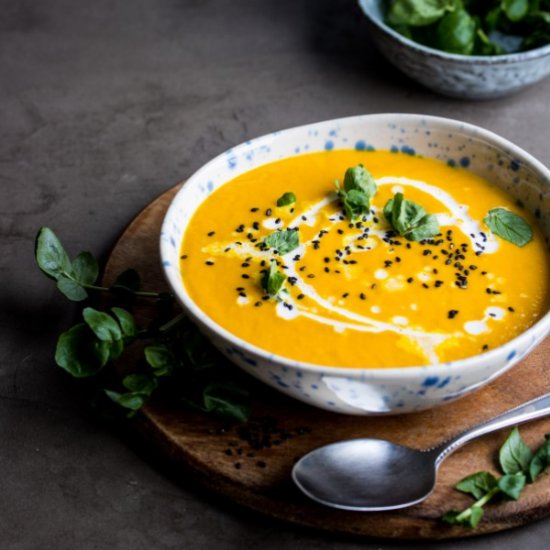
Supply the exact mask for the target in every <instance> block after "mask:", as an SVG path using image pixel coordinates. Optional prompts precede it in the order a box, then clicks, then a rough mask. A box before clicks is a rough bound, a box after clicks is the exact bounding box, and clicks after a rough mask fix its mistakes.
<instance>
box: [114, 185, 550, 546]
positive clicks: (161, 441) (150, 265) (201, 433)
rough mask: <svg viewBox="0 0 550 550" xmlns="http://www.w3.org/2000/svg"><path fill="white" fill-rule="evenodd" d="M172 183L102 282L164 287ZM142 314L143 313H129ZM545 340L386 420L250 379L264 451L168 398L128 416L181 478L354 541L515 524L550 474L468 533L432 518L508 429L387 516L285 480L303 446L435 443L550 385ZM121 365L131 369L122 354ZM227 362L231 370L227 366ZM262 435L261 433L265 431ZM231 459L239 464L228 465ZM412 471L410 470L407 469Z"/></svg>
mask: <svg viewBox="0 0 550 550" xmlns="http://www.w3.org/2000/svg"><path fill="white" fill-rule="evenodd" d="M176 189H177V188H173V189H171V190H169V191H167V192H166V193H165V194H164V195H162V196H161V197H159V198H158V199H156V200H155V201H154V202H152V203H151V204H150V205H149V206H148V207H146V208H145V209H144V210H143V211H142V212H141V213H140V214H139V215H138V216H137V217H136V219H135V220H134V221H133V222H132V223H131V224H130V225H129V227H128V228H127V229H126V231H125V232H124V233H123V235H122V236H121V238H120V239H119V241H118V242H117V244H116V245H115V247H114V249H113V250H112V253H111V255H110V258H109V260H108V262H107V265H106V268H105V273H104V280H105V281H106V282H107V283H109V282H112V281H113V280H114V278H115V277H116V275H117V274H119V273H120V272H122V271H123V270H124V269H126V268H128V267H133V268H135V269H137V270H138V271H139V272H140V273H141V275H142V279H143V281H144V288H145V289H147V288H151V289H158V288H163V287H165V286H166V283H165V281H164V277H163V275H162V270H161V267H160V260H159V257H158V240H159V234H160V225H161V222H162V218H163V215H164V212H165V211H166V208H167V206H168V204H169V202H170V200H171V198H172V197H173V195H174V194H175V192H176ZM138 313H139V314H141V315H143V316H145V317H146V316H147V315H148V312H147V311H146V310H143V311H140V312H138ZM549 352H550V339H547V340H546V341H545V342H543V343H542V345H540V346H539V347H538V348H537V349H536V350H535V351H534V352H533V353H532V354H531V355H529V356H528V357H527V358H526V359H525V360H524V361H522V362H521V364H519V365H517V366H515V367H514V368H513V369H512V370H511V371H509V372H508V373H506V374H505V375H503V376H502V377H500V378H499V379H498V380H496V381H495V382H493V383H491V384H490V385H489V386H487V387H485V388H483V389H481V390H480V391H478V392H476V393H474V394H473V395H471V396H467V397H464V398H462V399H460V400H458V401H456V402H454V403H450V404H448V405H445V406H443V407H439V408H436V409H432V410H429V411H424V412H420V413H414V414H409V415H396V416H391V417H357V416H345V415H338V414H334V413H330V412H327V411H322V410H319V409H315V408H312V407H309V406H307V405H304V404H302V403H299V402H298V401H295V400H292V399H290V398H287V397H285V396H283V395H282V394H280V393H278V392H275V391H274V390H272V389H270V388H267V387H265V386H263V385H260V384H259V383H256V382H254V383H253V384H254V385H253V388H254V400H253V418H252V424H251V425H252V427H253V428H254V427H256V429H257V430H259V431H260V432H262V433H264V432H265V431H266V428H265V425H264V424H265V421H264V420H262V419H265V418H271V419H273V420H272V421H271V422H272V424H273V426H274V428H273V430H274V432H273V433H270V434H268V435H269V438H270V440H271V447H270V448H261V449H254V448H253V447H252V446H251V445H250V438H248V440H247V438H246V437H243V434H242V433H240V430H242V426H239V425H228V424H226V423H225V422H223V421H221V420H219V419H215V418H209V417H206V416H204V415H201V414H199V413H193V412H190V411H188V410H185V409H183V408H182V407H181V406H178V405H177V404H175V403H170V402H163V401H160V400H158V399H157V400H153V401H152V402H151V403H149V404H148V405H147V406H146V407H145V408H144V410H143V411H142V412H141V413H140V414H139V415H138V416H137V417H136V419H135V423H134V426H135V428H136V429H138V430H139V432H140V434H141V436H142V437H143V438H144V440H145V441H146V442H147V443H148V444H150V445H152V446H154V447H155V448H157V449H159V450H160V452H161V453H162V454H163V455H164V456H165V457H167V458H168V459H169V460H170V461H172V462H173V463H175V464H176V465H181V466H182V467H184V468H185V469H186V471H188V472H189V475H190V476H193V478H194V479H196V480H198V481H199V482H200V483H202V484H203V485H204V486H206V487H208V488H209V489H211V490H212V491H214V492H215V493H217V494H219V495H221V496H223V497H225V498H228V499H230V500H231V501H233V502H235V503H238V504H239V505H241V506H244V507H247V508H249V509H253V510H255V511H258V512H260V513H263V514H266V515H268V516H271V517H274V518H278V519H281V520H284V521H288V522H291V523H294V524H299V525H302V526H309V527H313V528H316V529H321V530H327V531H330V532H333V533H341V534H345V535H353V536H360V537H388V538H398V539H445V538H451V537H468V536H473V535H478V534H482V533H490V532H495V531H500V530H503V529H508V528H511V527H515V526H519V525H524V524H526V523H528V522H531V521H534V520H536V519H539V518H542V517H545V516H547V515H550V475H548V474H543V475H542V476H541V478H539V480H537V482H536V483H535V484H532V485H529V486H528V487H527V488H526V489H525V491H524V493H523V495H522V496H521V498H520V500H519V501H517V502H502V503H500V504H498V505H491V506H488V507H487V509H486V514H485V517H484V519H483V521H482V522H481V523H480V525H479V526H478V527H477V528H476V529H475V530H471V529H464V528H462V527H451V526H447V525H445V524H443V523H442V522H441V521H440V519H439V518H440V517H441V515H442V514H443V513H445V512H446V511H447V510H449V509H451V508H456V509H461V508H464V507H466V506H469V505H470V504H471V502H472V500H471V499H470V498H469V497H468V496H466V495H463V494H461V493H459V492H457V491H456V490H454V489H453V485H454V484H455V483H456V482H457V481H458V480H459V479H461V478H462V477H464V476H465V475H468V474H470V473H473V472H475V471H478V470H489V471H492V472H493V473H497V472H498V465H497V453H498V449H499V447H500V445H501V444H502V442H503V441H504V438H505V437H506V435H507V433H508V430H505V431H502V432H498V433H495V434H491V435H488V436H485V437H483V438H482V439H480V440H477V441H474V442H472V443H470V444H469V445H466V446H465V447H463V448H462V449H460V450H458V451H457V452H455V453H454V454H453V455H451V456H450V457H449V458H448V459H447V460H446V461H445V462H444V463H443V465H442V466H441V468H440V470H439V474H438V483H437V487H436V490H435V491H434V493H433V494H432V495H431V496H430V497H429V498H428V499H427V500H425V501H424V502H423V503H421V504H418V505H416V506H413V507H410V508H407V509H404V510H400V511H395V512H391V513H382V512H377V513H357V512H347V511H339V510H333V509H329V508H325V507H323V506H321V505H318V504H316V503H313V502H311V501H309V500H308V499H306V497H304V496H303V495H302V494H301V493H300V492H299V491H298V490H297V489H296V488H295V487H294V486H293V484H292V482H291V479H290V471H291V468H292V466H293V464H294V462H295V461H296V460H297V459H298V458H299V457H300V456H302V455H303V454H305V453H307V452H309V451H311V450H312V449H314V448H316V447H318V446H320V445H324V444H327V443H330V442H333V441H336V440H341V439H347V438H354V437H368V436H371V437H380V438H385V439H389V440H393V441H396V442H399V443H401V444H404V445H409V446H411V447H415V448H419V449H422V448H428V447H432V446H435V445H437V444H439V443H441V442H443V441H444V440H446V439H448V438H449V437H451V436H452V435H454V434H456V433H458V432H459V431H462V430H464V429H466V428H468V427H469V426H471V425H474V424H476V423H478V422H480V421H482V420H484V419H488V418H490V417H492V416H495V415H497V414H499V413H501V412H503V411H505V410H507V409H509V408H512V407H515V406H516V405H519V404H520V403H521V402H523V401H526V400H528V399H532V398H534V397H536V396H538V395H540V394H542V393H544V392H547V391H548V390H549V387H550V374H549V370H548V368H547V364H546V363H547V362H546V359H547V357H548V355H549ZM125 361H126V363H125V364H124V363H123V364H122V365H120V369H121V371H123V370H127V369H131V368H132V364H131V361H132V359H131V357H128V358H126V359H125ZM227 368H234V367H233V366H231V365H230V364H228V365H227ZM267 431H269V429H267ZM549 432H550V420H549V419H542V420H537V421H534V422H531V423H529V424H526V425H524V426H522V428H521V433H522V435H523V437H524V439H525V440H526V441H527V443H529V444H530V445H531V446H532V447H535V446H538V445H540V444H541V443H542V442H543V440H544V434H545V433H549ZM237 464H238V466H237ZM411 474H412V475H414V474H413V473H411Z"/></svg>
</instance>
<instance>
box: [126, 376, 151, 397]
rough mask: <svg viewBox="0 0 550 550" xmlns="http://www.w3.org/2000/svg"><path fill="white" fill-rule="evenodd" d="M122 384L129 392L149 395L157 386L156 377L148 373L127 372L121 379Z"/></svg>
mask: <svg viewBox="0 0 550 550" xmlns="http://www.w3.org/2000/svg"><path fill="white" fill-rule="evenodd" d="M122 385H123V386H124V387H125V388H126V389H127V390H129V391H131V392H138V393H142V394H145V395H151V393H153V391H154V390H156V389H157V387H158V382H157V380H156V378H153V377H152V376H150V375H148V374H137V373H135V374H129V375H128V376H125V377H124V378H123V379H122Z"/></svg>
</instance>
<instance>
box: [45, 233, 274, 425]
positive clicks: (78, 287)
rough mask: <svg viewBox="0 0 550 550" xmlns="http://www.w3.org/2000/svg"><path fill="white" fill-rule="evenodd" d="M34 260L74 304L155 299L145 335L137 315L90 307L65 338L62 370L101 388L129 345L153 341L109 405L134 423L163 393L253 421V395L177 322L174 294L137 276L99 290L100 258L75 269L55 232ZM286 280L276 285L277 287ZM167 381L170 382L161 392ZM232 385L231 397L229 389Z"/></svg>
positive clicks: (81, 260) (60, 348) (108, 396)
mask: <svg viewBox="0 0 550 550" xmlns="http://www.w3.org/2000/svg"><path fill="white" fill-rule="evenodd" d="M35 259H36V262H37V264H38V266H39V268H40V269H41V271H42V272H43V273H45V274H46V275H47V276H48V277H49V278H51V279H54V280H55V281H56V282H57V287H58V288H59V290H61V292H63V294H64V295H65V296H66V297H67V298H69V299H70V300H73V301H82V300H85V299H86V298H88V297H89V293H91V292H94V293H97V292H103V293H109V294H110V295H111V299H114V300H119V301H122V302H123V303H124V305H125V306H126V305H127V304H128V303H129V304H132V303H133V302H134V301H135V300H136V298H139V297H144V298H153V299H154V300H156V305H157V310H158V315H157V316H156V317H154V318H153V320H152V321H151V322H150V324H149V326H147V327H146V328H140V327H138V325H137V323H136V320H135V319H134V316H133V315H132V313H131V312H130V311H128V310H127V309H123V308H122V307H119V306H114V307H112V308H111V309H110V310H109V311H101V310H98V309H94V308H92V307H86V308H84V309H83V310H82V317H83V321H84V322H80V323H78V324H76V325H75V326H73V327H71V328H69V329H68V330H67V331H65V332H63V333H62V334H61V335H60V336H59V338H58V340H57V345H56V350H55V362H56V364H57V365H58V366H59V367H60V368H62V369H64V370H65V371H67V372H68V373H69V374H70V375H72V376H73V377H75V378H92V377H93V380H95V384H96V385H100V387H101V384H102V376H101V374H102V372H103V371H104V369H106V368H107V367H108V365H109V364H110V363H111V362H113V361H115V360H116V359H118V358H119V357H120V356H121V355H122V354H123V353H124V352H125V351H126V348H127V347H128V346H130V345H131V344H132V343H134V342H135V341H136V340H142V341H143V340H149V341H152V342H151V343H150V344H149V345H146V346H145V347H144V361H142V362H141V363H139V362H136V367H137V369H139V372H133V373H129V374H127V375H126V376H125V377H124V378H123V379H122V380H121V385H122V388H123V389H122V391H115V390H111V389H105V388H103V387H101V392H100V396H103V400H104V401H105V403H104V404H108V403H113V402H114V403H116V404H117V405H119V406H120V407H122V408H124V409H126V410H127V411H129V412H128V414H127V416H133V415H134V414H135V413H136V412H137V411H138V410H139V409H140V408H141V407H142V406H143V405H144V404H145V403H146V402H147V400H148V399H149V398H150V397H151V395H152V394H153V393H154V392H156V391H157V389H160V388H161V386H162V387H163V388H164V391H165V392H173V393H174V392H177V394H176V395H175V397H176V398H177V400H178V401H179V402H180V403H182V404H186V405H189V406H192V407H194V408H195V409H198V410H201V411H204V412H208V413H214V414H217V415H223V416H228V417H231V418H233V419H236V420H239V421H242V420H245V419H246V416H247V415H248V413H249V406H248V392H247V390H246V389H245V388H243V387H241V386H237V385H236V384H231V381H230V380H228V375H227V368H226V365H225V364H224V363H223V362H222V361H220V357H219V355H218V354H217V352H216V351H214V349H213V348H212V346H211V345H209V344H208V342H207V341H206V339H205V338H204V337H203V336H202V335H201V334H200V333H199V331H198V329H197V328H196V327H195V326H194V325H193V324H192V323H191V322H190V321H189V320H188V319H186V318H185V317H184V315H183V313H179V314H177V315H175V316H173V313H172V308H173V304H174V299H173V297H172V296H171V295H170V294H168V293H166V292H146V291H141V290H140V277H139V275H138V273H137V272H136V271H135V270H133V269H128V270H126V271H124V272H123V273H122V274H120V275H119V276H118V277H117V278H116V280H115V282H114V284H113V285H112V286H111V287H104V286H97V285H96V280H97V278H98V273H99V268H98V263H97V260H96V259H95V257H94V256H93V255H92V254H91V253H89V252H81V253H80V254H79V255H78V256H77V257H76V258H75V260H73V261H72V262H71V260H70V258H69V255H68V254H67V252H66V251H65V249H64V248H63V245H62V244H61V241H60V240H59V239H58V238H57V236H56V235H55V233H54V232H53V231H52V230H51V229H49V228H48V227H43V228H41V229H40V231H39V232H38V235H37V238H36V244H35ZM281 275H282V274H279V277H275V278H274V279H275V282H276V281H277V280H278V279H279V278H280V276H281ZM282 277H284V275H282ZM281 284H282V283H281ZM273 285H274V283H273V282H272V286H273ZM273 289H274V287H273ZM218 365H220V366H219V367H218ZM222 367H223V368H222ZM103 378H104V377H103ZM165 379H170V380H171V383H170V384H168V383H165V384H164V385H162V384H161V382H162V381H163V380H165ZM228 385H231V389H230V390H227V389H223V388H225V387H226V386H228ZM174 388H178V389H177V390H175V389H174ZM222 390H223V391H222Z"/></svg>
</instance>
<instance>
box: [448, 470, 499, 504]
mask: <svg viewBox="0 0 550 550" xmlns="http://www.w3.org/2000/svg"><path fill="white" fill-rule="evenodd" d="M496 484H497V480H496V478H495V476H494V475H492V474H491V473H489V472H477V473H475V474H472V475H469V476H467V477H465V478H464V479H461V480H460V481H459V482H458V483H457V484H456V485H455V488H456V489H458V490H459V491H462V492H463V493H468V494H470V495H472V496H473V497H474V498H475V499H476V500H479V499H480V498H481V497H483V496H485V495H486V494H487V493H488V492H489V491H491V490H492V489H493V488H494V487H495V486H496Z"/></svg>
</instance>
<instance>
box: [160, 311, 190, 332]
mask: <svg viewBox="0 0 550 550" xmlns="http://www.w3.org/2000/svg"><path fill="white" fill-rule="evenodd" d="M183 319H185V313H183V312H182V313H180V314H179V315H176V316H175V317H174V318H173V319H171V320H170V321H168V322H167V323H165V324H164V325H162V326H161V327H159V329H158V330H159V332H167V331H168V330H170V329H171V328H173V327H174V326H176V325H177V324H178V323H179V322H180V321H183Z"/></svg>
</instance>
